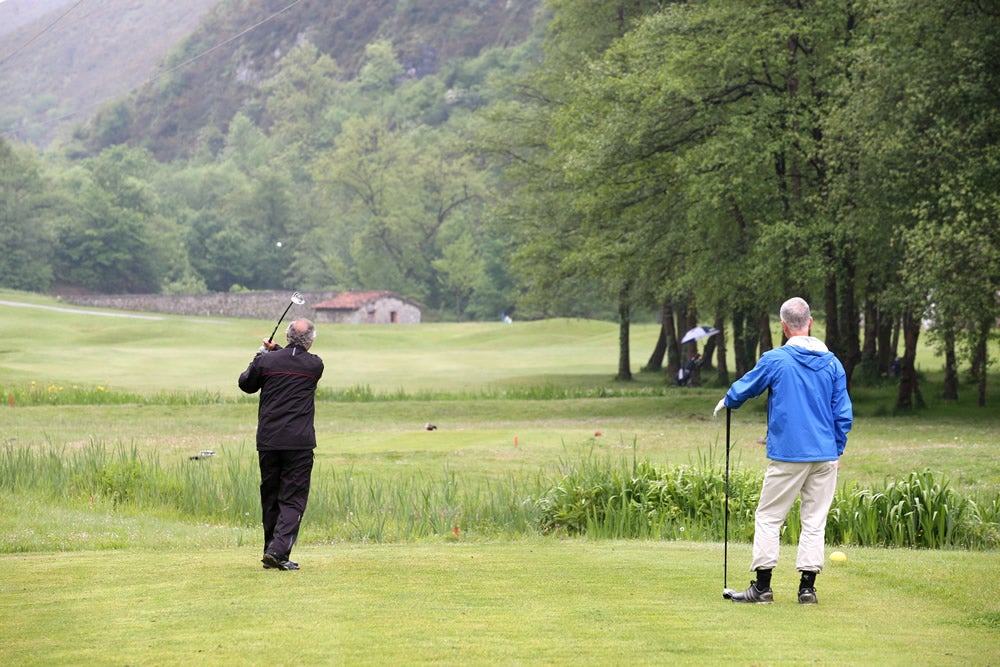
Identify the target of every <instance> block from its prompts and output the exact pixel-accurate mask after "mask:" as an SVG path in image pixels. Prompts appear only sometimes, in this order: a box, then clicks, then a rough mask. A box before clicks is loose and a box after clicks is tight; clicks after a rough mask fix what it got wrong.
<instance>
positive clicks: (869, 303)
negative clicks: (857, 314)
mask: <svg viewBox="0 0 1000 667" xmlns="http://www.w3.org/2000/svg"><path fill="white" fill-rule="evenodd" d="M864 311H865V314H864V320H865V332H864V343H862V345H861V364H860V365H861V373H862V375H863V376H864V378H865V379H868V380H871V379H874V378H877V377H878V376H879V374H880V368H879V364H878V361H879V357H878V350H879V331H880V329H879V327H880V322H879V313H878V307H877V306H876V304H875V298H874V295H873V294H872V292H871V290H868V291H867V292H866V293H865V304H864ZM886 368H887V369H888V366H886ZM881 372H883V373H884V372H885V371H881Z"/></svg>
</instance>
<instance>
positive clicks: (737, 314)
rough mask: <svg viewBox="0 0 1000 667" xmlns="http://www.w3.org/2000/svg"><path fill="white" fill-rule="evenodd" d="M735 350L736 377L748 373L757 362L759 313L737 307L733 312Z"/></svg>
mask: <svg viewBox="0 0 1000 667" xmlns="http://www.w3.org/2000/svg"><path fill="white" fill-rule="evenodd" d="M733 350H734V352H735V356H736V377H737V378H741V377H743V376H744V375H746V374H747V371H749V370H750V369H751V368H753V365H754V364H755V363H756V362H757V358H756V354H757V315H756V313H755V312H753V311H751V310H746V309H742V308H737V309H736V310H735V311H734V312H733Z"/></svg>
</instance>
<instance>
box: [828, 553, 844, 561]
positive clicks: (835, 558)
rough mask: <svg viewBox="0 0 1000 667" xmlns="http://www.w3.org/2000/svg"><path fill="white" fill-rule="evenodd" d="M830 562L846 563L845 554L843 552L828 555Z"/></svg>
mask: <svg viewBox="0 0 1000 667" xmlns="http://www.w3.org/2000/svg"><path fill="white" fill-rule="evenodd" d="M830 560H832V561H833V562H834V563H846V562H847V554H845V553H844V552H843V551H834V552H833V553H832V554H830Z"/></svg>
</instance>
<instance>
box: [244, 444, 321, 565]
mask: <svg viewBox="0 0 1000 667" xmlns="http://www.w3.org/2000/svg"><path fill="white" fill-rule="evenodd" d="M257 458H258V460H259V461H260V507H261V517H262V520H263V524H264V551H265V552H266V553H270V554H274V555H275V556H278V557H279V558H288V556H289V555H290V554H291V553H292V547H293V546H294V545H295V538H296V537H298V534H299V525H300V524H301V523H302V515H303V514H304V513H305V511H306V501H308V500H309V480H310V478H311V477H312V468H313V450H311V449H291V450H284V451H268V452H257Z"/></svg>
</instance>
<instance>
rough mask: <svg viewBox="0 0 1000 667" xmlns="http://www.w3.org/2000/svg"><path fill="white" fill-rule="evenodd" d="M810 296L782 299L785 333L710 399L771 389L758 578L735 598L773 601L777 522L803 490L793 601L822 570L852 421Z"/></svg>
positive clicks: (811, 599) (756, 549) (738, 399)
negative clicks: (815, 333)
mask: <svg viewBox="0 0 1000 667" xmlns="http://www.w3.org/2000/svg"><path fill="white" fill-rule="evenodd" d="M812 322H813V319H812V316H811V315H810V312H809V304H808V303H806V302H805V300H803V299H800V298H798V297H795V298H793V299H789V300H788V301H786V302H785V303H783V304H782V305H781V328H782V330H783V331H784V333H785V336H786V337H787V338H788V341H787V342H786V343H785V344H784V345H783V346H781V347H779V348H777V349H775V350H770V351H768V352H765V353H764V354H763V355H762V356H761V358H760V361H758V362H757V365H756V366H754V367H753V369H751V370H750V372H749V373H747V374H746V375H744V376H743V377H742V378H740V379H739V380H737V381H736V382H734V383H733V385H732V386H731V387H730V388H729V391H727V392H726V395H725V397H723V399H722V400H721V401H719V404H718V405H717V406H716V407H715V413H714V414H718V413H719V411H720V410H721V409H723V408H731V409H736V408H738V407H740V406H741V405H743V403H744V402H745V401H746V400H747V399H749V398H753V397H754V396H759V395H760V394H762V393H764V391H765V390H768V389H769V390H770V394H769V396H768V402H767V457H768V458H769V459H770V462H769V463H768V466H767V472H766V473H765V474H764V486H763V488H762V489H761V492H760V501H759V502H758V504H757V512H756V514H755V518H754V535H753V560H752V561H751V564H750V570H751V571H755V572H756V574H757V578H756V579H755V580H754V581H751V582H750V587H749V588H747V589H746V590H745V591H743V592H742V593H737V592H735V591H729V590H727V591H726V597H728V598H730V599H731V600H732V601H733V602H754V603H764V604H766V603H770V602H774V595H773V593H772V592H771V570H773V569H774V567H775V566H776V565H777V564H778V545H779V536H780V530H781V525H782V524H783V523H784V522H785V517H787V516H788V511H789V510H790V509H791V507H792V503H793V502H795V498H796V496H799V495H801V497H802V506H801V516H802V533H801V536H800V537H799V545H798V556H797V557H796V561H795V567H796V569H798V570H799V571H800V572H801V580H800V582H799V603H800V604H816V603H817V602H818V599H817V597H816V575H817V574H819V573H820V572H821V571H822V570H823V563H824V560H825V559H824V555H823V547H824V542H825V539H826V517H827V514H828V513H829V511H830V504H831V503H832V502H833V494H834V491H835V490H836V486H837V468H838V461H839V457H840V455H841V454H843V453H844V447H845V446H846V445H847V433H848V431H850V430H851V425H852V423H853V421H854V413H853V407H852V405H851V399H850V397H849V396H848V394H847V380H846V374H845V372H844V367H843V366H842V365H841V363H840V361H839V360H838V359H837V357H835V356H834V355H833V353H832V352H830V351H829V350H828V349H827V347H826V345H824V344H823V342H822V341H820V340H819V339H817V338H813V337H812V336H811V335H810V329H811V327H812Z"/></svg>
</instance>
